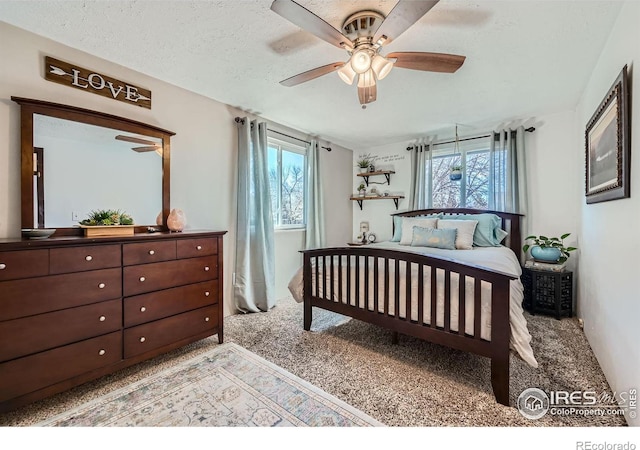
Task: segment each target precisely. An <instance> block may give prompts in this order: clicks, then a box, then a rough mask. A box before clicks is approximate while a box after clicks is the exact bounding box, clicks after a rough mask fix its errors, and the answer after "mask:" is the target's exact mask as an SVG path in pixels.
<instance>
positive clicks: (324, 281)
mask: <svg viewBox="0 0 640 450" xmlns="http://www.w3.org/2000/svg"><path fill="white" fill-rule="evenodd" d="M322 275H323V276H322V298H327V256H326V255H325V256H323V257H322Z"/></svg>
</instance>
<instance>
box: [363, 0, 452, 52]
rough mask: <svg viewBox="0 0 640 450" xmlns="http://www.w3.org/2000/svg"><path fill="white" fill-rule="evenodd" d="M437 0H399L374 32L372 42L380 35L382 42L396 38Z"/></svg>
mask: <svg viewBox="0 0 640 450" xmlns="http://www.w3.org/2000/svg"><path fill="white" fill-rule="evenodd" d="M438 1H439V0H420V1H418V0H399V1H398V3H396V6H394V7H393V9H392V10H391V12H390V13H389V14H388V15H387V17H386V18H385V19H384V21H383V22H382V24H381V25H380V27H379V28H378V30H377V31H376V33H375V36H376V37H375V39H374V40H373V42H378V40H379V39H380V38H381V37H383V36H384V37H385V38H386V39H385V40H384V44H388V43H390V42H391V41H393V40H394V39H397V38H398V36H400V35H401V34H402V33H404V32H405V31H407V29H408V28H409V27H410V26H411V25H413V24H414V23H416V22H417V21H418V20H420V18H421V17H422V16H424V15H425V14H426V13H427V12H429V10H430V9H431V8H433V7H434V6H435V5H436V3H438Z"/></svg>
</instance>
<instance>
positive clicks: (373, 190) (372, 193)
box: [369, 187, 380, 197]
mask: <svg viewBox="0 0 640 450" xmlns="http://www.w3.org/2000/svg"><path fill="white" fill-rule="evenodd" d="M369 196H371V197H380V193H379V192H378V189H376V188H374V187H372V188H371V189H370V190H369Z"/></svg>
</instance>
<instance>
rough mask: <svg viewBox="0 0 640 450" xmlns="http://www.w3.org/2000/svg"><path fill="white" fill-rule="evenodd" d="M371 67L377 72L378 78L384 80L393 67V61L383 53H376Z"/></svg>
mask: <svg viewBox="0 0 640 450" xmlns="http://www.w3.org/2000/svg"><path fill="white" fill-rule="evenodd" d="M371 68H372V69H373V71H374V72H375V74H376V77H377V78H378V80H382V79H383V78H384V77H386V76H387V75H389V72H391V69H393V63H392V62H391V61H389V60H388V59H387V58H385V57H384V56H382V55H376V56H375V58H373V61H372V62H371Z"/></svg>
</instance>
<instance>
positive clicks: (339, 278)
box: [338, 255, 342, 300]
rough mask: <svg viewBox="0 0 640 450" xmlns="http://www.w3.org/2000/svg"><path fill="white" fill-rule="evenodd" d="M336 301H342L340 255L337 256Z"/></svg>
mask: <svg viewBox="0 0 640 450" xmlns="http://www.w3.org/2000/svg"><path fill="white" fill-rule="evenodd" d="M338 300H342V255H338Z"/></svg>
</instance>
